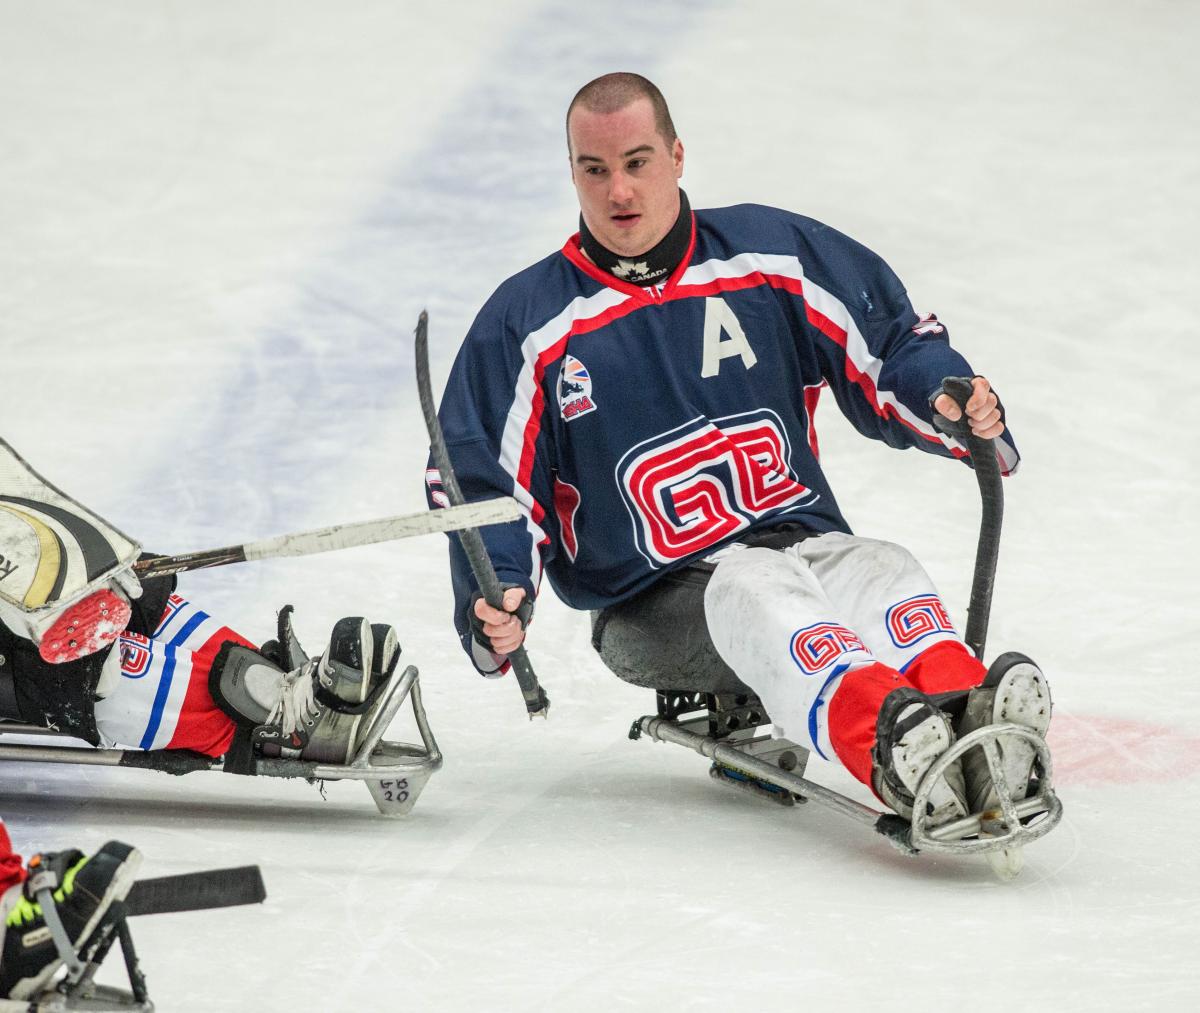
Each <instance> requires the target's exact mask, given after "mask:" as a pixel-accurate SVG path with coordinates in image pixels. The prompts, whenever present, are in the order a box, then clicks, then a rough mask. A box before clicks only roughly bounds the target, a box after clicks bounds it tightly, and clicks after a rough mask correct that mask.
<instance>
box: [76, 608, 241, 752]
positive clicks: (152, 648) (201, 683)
mask: <svg viewBox="0 0 1200 1013" xmlns="http://www.w3.org/2000/svg"><path fill="white" fill-rule="evenodd" d="M230 640H232V641H234V642H235V643H239V644H243V645H244V646H246V647H250V648H254V647H255V645H254V644H253V643H251V642H250V641H249V640H247V639H246V638H245V637H243V636H241V635H239V634H238V633H235V632H234V631H233V630H231V629H230V628H229V627H228V626H224V625H222V624H221V623H219V622H217V621H216V620H215V619H213V618H211V617H210V616H209V615H208V614H207V613H206V612H203V611H201V610H200V609H198V608H197V607H196V606H195V605H193V604H192V603H191V602H189V601H187V600H186V599H184V598H182V597H180V596H179V595H174V594H173V595H171V597H170V599H169V601H168V603H167V608H166V611H165V612H164V613H163V617H162V620H161V621H160V623H159V625H158V629H156V630H155V631H154V634H153V635H152V636H150V637H144V636H141V635H140V634H136V633H128V632H127V633H123V634H122V635H121V639H120V642H119V643H118V645H117V646H116V647H115V648H114V650H119V651H120V665H121V671H120V677H119V679H117V680H116V686H115V688H114V689H113V690H112V691H111V692H110V693H109V695H107V696H106V697H105V698H104V699H103V700H100V701H98V702H97V703H96V727H97V728H98V729H99V731H100V734H101V736H102V737H103V738H104V740H105V741H106V742H109V743H113V744H117V745H121V746H125V747H128V748H135V749H191V750H194V751H195V752H198V753H204V754H206V755H208V756H220V755H222V754H223V753H225V752H226V750H228V748H229V744H230V742H231V741H232V740H233V733H234V729H235V727H236V726H235V724H234V722H233V721H232V720H231V719H230V718H229V717H228V716H227V715H226V714H225V713H224V711H222V710H221V709H220V708H219V707H218V706H217V704H216V703H215V701H214V700H213V698H212V695H211V694H210V693H209V691H208V672H209V669H210V668H211V667H212V663H213V659H214V658H215V657H216V655H217V652H218V651H219V650H220V649H221V645H222V644H224V643H225V642H226V641H230Z"/></svg>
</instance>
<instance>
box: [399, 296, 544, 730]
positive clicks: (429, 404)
mask: <svg viewBox="0 0 1200 1013" xmlns="http://www.w3.org/2000/svg"><path fill="white" fill-rule="evenodd" d="M416 364H417V393H418V394H419V396H420V399H421V412H422V414H423V415H424V416H425V428H426V429H427V430H429V447H430V450H431V451H432V452H433V460H434V463H435V464H436V465H437V469H438V473H439V475H440V476H441V480H442V489H443V490H444V491H445V493H446V497H447V498H448V499H449V500H450V503H451V506H460V505H461V504H462V503H464V502H465V501H464V499H463V494H462V490H461V489H460V488H459V486H458V479H457V478H456V477H455V475H454V468H453V466H452V465H451V464H450V454H449V451H447V449H446V437H445V435H444V434H443V433H442V424H441V423H440V422H439V421H438V417H437V406H436V405H435V404H434V403H433V389H432V387H431V385H430V381H429V314H428V313H426V312H425V311H424V310H422V311H421V315H420V317H418V318H417V340H416ZM456 534H457V535H458V540H459V543H460V544H461V545H462V548H463V552H464V553H466V556H467V562H469V563H470V564H471V572H472V573H473V574H474V575H475V582H476V583H477V584H478V585H479V592H480V594H482V595H483V598H484V601H486V602H487V603H488V604H489V605H490V606H491V607H492V608H494V609H500V610H501V611H503V610H504V591H503V589H502V588H501V587H500V581H499V580H498V579H497V578H496V570H495V568H494V567H493V566H492V560H491V558H490V557H489V556H488V553H487V546H485V545H484V544H483V539H482V538H481V537H480V535H479V532H478V531H477V530H475V529H474V528H469V527H468V528H460V529H459V530H458V531H457V532H456ZM508 660H509V662H510V663H511V664H512V668H513V672H515V673H516V676H517V683H518V684H519V685H520V687H521V695H522V696H523V697H524V698H525V709H526V710H527V711H528V712H529V716H530V717H531V718H533V717H542V718H544V717H546V715H547V712H548V711H549V709H550V698H549V697H548V696H546V691H545V690H544V689H542V687H541V685H540V684H539V683H538V678H537V675H535V674H534V671H533V666H532V665H531V664H530V663H529V656H528V655H527V654H526V653H525V648H524V647H523V646H522V647H518V648H517V649H516V650H515V651H513V652H512V653H511V654H509V655H508Z"/></svg>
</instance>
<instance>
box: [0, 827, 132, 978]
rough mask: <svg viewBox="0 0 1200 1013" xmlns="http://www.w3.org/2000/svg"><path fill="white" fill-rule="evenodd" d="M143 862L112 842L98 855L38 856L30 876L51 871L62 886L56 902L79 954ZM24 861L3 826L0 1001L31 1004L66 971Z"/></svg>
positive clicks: (0, 831)
mask: <svg viewBox="0 0 1200 1013" xmlns="http://www.w3.org/2000/svg"><path fill="white" fill-rule="evenodd" d="M141 861H142V856H141V854H140V852H138V850H137V849H136V848H131V847H130V846H129V845H128V844H122V843H121V842H120V841H109V842H108V843H107V844H105V845H104V846H103V847H102V848H100V849H99V850H98V851H97V852H96V853H95V854H93V855H86V856H85V855H84V854H83V853H82V852H80V851H76V850H74V849H71V850H68V851H59V852H54V853H49V854H39V855H34V856H33V858H31V859H30V860H29V873H31V874H32V873H34V872H42V871H46V870H50V871H52V872H53V873H54V877H55V880H56V881H57V883H58V884H59V886H58V888H57V889H56V890H55V891H54V902H55V905H56V907H57V910H58V915H59V918H60V919H61V920H62V923H63V928H65V929H66V931H67V936H68V938H69V940H70V942H71V945H72V947H74V948H75V949H76V950H78V948H79V947H80V945H81V944H82V943H83V942H84V941H85V940H86V939H87V938H88V936H90V935H91V934H92V931H93V930H94V929H95V928H96V926H97V925H98V924H99V922H100V919H101V918H102V917H103V916H104V914H105V912H107V911H108V909H109V907H110V906H111V905H112V904H113V902H115V901H118V900H123V899H124V898H125V895H126V894H128V893H129V889H130V887H132V886H133V880H134V876H135V875H136V874H137V870H138V867H139V866H140V865H141ZM27 880H28V875H27V873H26V869H25V867H24V866H23V864H22V862H21V856H20V855H17V854H15V853H14V852H13V850H12V843H11V842H10V841H9V839H8V831H7V830H6V829H5V827H4V823H3V821H0V914H2V915H3V918H4V921H3V924H0V998H7V999H32V998H34V997H36V996H37V995H38V994H39V993H40V992H42V991H43V989H44V988H45V987H46V985H47V984H48V982H49V981H50V979H51V978H53V977H54V974H55V972H57V971H58V969H59V968H60V967H61V966H62V957H61V956H60V954H59V952H58V948H57V947H56V946H55V943H54V940H53V939H52V938H51V935H50V931H49V929H48V928H47V926H46V919H45V917H44V913H43V911H42V908H41V906H40V905H39V904H38V903H37V902H36V900H35V898H34V897H33V896H32V894H31V893H30V891H29V889H28V886H27Z"/></svg>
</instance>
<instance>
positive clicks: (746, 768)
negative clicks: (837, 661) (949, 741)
mask: <svg viewBox="0 0 1200 1013" xmlns="http://www.w3.org/2000/svg"><path fill="white" fill-rule="evenodd" d="M672 699H683V700H687V701H690V702H691V703H692V704H694V705H695V706H696V707H706V708H707V713H701V716H699V717H694V718H691V719H689V720H682V721H681V720H679V718H680V716H681V715H682V714H684V713H686V711H683V710H681V709H677V708H675V707H671V706H670V705H669V704H668V705H667V706H664V700H668V701H669V700H672ZM739 699H741V698H739ZM745 699H748V700H749V701H752V703H749V704H748V707H749V709H751V710H753V709H754V704H758V701H757V700H756V699H755V698H753V697H751V698H745ZM701 701H703V702H701ZM720 703H721V698H720V697H714V696H712V695H711V694H703V693H697V694H664V693H663V692H662V691H659V714H650V715H646V716H645V717H641V718H638V719H637V720H636V721H634V723H633V727H632V728H631V729H630V731H629V737H630V738H631V739H637V738H640V737H641V736H642V735H643V734H644V735H648V736H650V738H652V739H654V740H656V741H658V742H673V743H675V744H676V745H680V746H684V747H686V748H688V749H691V750H694V751H695V752H697V753H699V754H700V755H701V756H707V757H708V758H709V759H710V760H712V763H713V765H712V768H711V769H710V774H711V775H712V777H713V778H714V779H715V780H718V781H721V782H723V783H726V784H730V785H731V786H733V787H738V788H746V789H749V790H751V791H753V792H755V793H756V794H759V795H761V796H764V797H770V795H771V794H773V793H772V792H771V791H770V788H769V787H767V786H770V787H773V788H774V789H776V792H775V793H777V794H780V795H783V796H786V797H780V798H772V801H777V802H782V803H783V804H785V805H788V804H792V803H794V802H797V801H803V800H806V799H812V800H813V801H815V802H819V803H821V804H822V805H824V806H826V807H828V808H830V809H833V810H835V811H836V812H839V813H841V814H842V815H843V816H846V817H848V818H850V819H853V820H855V821H857V822H859V823H862V824H865V825H867V826H869V827H870V828H871V829H873V830H874V831H875V832H876V833H879V834H882V835H883V836H884V837H885V838H887V840H888V842H889V843H891V844H892V845H893V846H894V847H895V848H897V849H898V850H900V851H902V852H904V853H905V854H908V855H915V854H918V853H919V852H922V851H929V852H939V853H942V854H950V855H977V854H986V853H987V852H999V851H1005V850H1008V849H1011V848H1018V847H1022V846H1024V845H1025V844H1028V843H1030V842H1031V841H1034V840H1036V839H1037V838H1039V837H1042V836H1044V835H1045V834H1047V833H1049V832H1050V831H1051V830H1052V829H1053V828H1054V827H1055V826H1056V825H1057V823H1058V821H1059V820H1060V819H1061V818H1062V803H1061V802H1060V801H1059V800H1058V796H1057V795H1055V793H1054V790H1053V787H1052V780H1051V778H1052V770H1051V762H1050V752H1049V750H1048V749H1047V747H1046V743H1045V742H1044V741H1043V740H1042V739H1041V737H1040V736H1039V735H1037V733H1036V732H1033V731H1031V730H1030V729H1028V728H1024V727H1021V726H1019V725H1013V724H1002V725H988V726H987V727H984V728H980V729H977V730H976V731H974V732H971V733H970V734H969V735H964V736H963V737H962V738H961V739H959V740H958V741H957V742H956V743H954V745H953V746H952V747H951V748H950V749H948V750H947V751H946V752H945V753H943V754H942V755H941V756H940V757H939V758H938V760H937V761H936V762H935V763H934V765H933V766H932V767H931V768H930V769H929V771H928V772H927V774H926V775H925V778H924V780H923V781H922V782H921V785H920V787H919V789H918V790H917V794H916V799H915V802H914V809H913V811H914V818H913V820H912V822H911V823H910V822H909V821H908V820H906V819H905V818H904V817H902V816H898V815H896V814H895V813H888V812H881V811H880V810H878V809H873V808H872V807H871V806H868V805H864V804H863V803H861V802H857V801H855V800H854V799H851V798H848V797H846V796H845V795H843V794H841V793H840V792H837V791H834V790H832V789H830V788H826V787H825V786H823V785H820V784H817V783H816V782H815V781H810V780H808V779H807V778H805V777H804V776H802V775H803V774H804V769H805V766H806V764H807V760H808V750H806V749H805V748H804V747H803V746H798V745H796V744H795V743H792V742H788V741H787V740H786V739H772V738H770V736H769V735H766V734H763V735H755V734H754V733H755V731H756V729H755V728H754V727H753V726H745V725H743V726H741V727H735V728H732V729H729V728H727V721H726V720H725V718H723V716H722V714H723V711H722V708H721V706H720ZM757 710H758V712H759V716H760V717H761V719H762V720H761V722H760V723H761V724H764V725H765V724H768V723H769V718H767V717H766V714H765V712H764V711H763V710H762V707H761V704H758V707H757ZM697 729H700V730H697ZM1008 737H1017V738H1021V739H1024V740H1026V741H1027V742H1028V743H1029V744H1030V745H1032V746H1033V747H1034V749H1035V751H1036V755H1037V760H1036V764H1037V768H1038V787H1037V790H1036V791H1035V792H1034V793H1033V794H1032V795H1030V796H1029V797H1027V798H1025V799H1023V800H1021V801H1019V802H1013V801H1012V800H1011V799H1010V798H1009V797H1008V796H1009V794H1010V792H1009V791H1008V783H1007V781H1006V779H1005V777H1004V772H1003V769H1002V764H1001V760H1000V753H999V746H998V742H999V740H1000V739H1001V738H1008ZM975 748H981V749H983V751H984V755H985V756H986V757H987V762H988V767H989V769H990V770H991V773H992V778H993V780H994V782H995V784H996V788H997V791H998V793H999V794H1000V798H1001V811H999V812H997V811H988V812H985V813H973V814H971V815H969V816H964V817H962V818H960V819H958V820H955V821H953V822H952V823H947V824H943V825H941V826H939V827H936V828H931V827H929V826H928V824H927V820H926V816H925V812H926V805H927V803H928V801H929V794H930V792H931V791H932V790H933V787H934V785H935V784H936V783H937V781H938V779H939V778H940V777H942V776H943V775H944V774H945V772H946V768H947V767H949V766H950V764H951V763H953V762H954V761H955V760H957V759H959V758H961V757H962V755H963V754H964V753H966V752H967V751H968V750H971V749H975ZM729 772H733V773H735V774H741V775H744V776H745V777H746V778H749V779H750V780H749V781H748V782H741V783H739V782H740V779H738V778H731V777H729V776H728V775H729Z"/></svg>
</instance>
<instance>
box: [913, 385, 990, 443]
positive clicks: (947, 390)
mask: <svg viewBox="0 0 1200 1013" xmlns="http://www.w3.org/2000/svg"><path fill="white" fill-rule="evenodd" d="M978 376H979V374H978V373H977V374H976V375H975V376H974V377H972V378H971V379H968V378H967V377H965V376H948V377H946V379H944V380H943V381H942V385H941V386H940V387H938V389H937V390H935V391H934V392H933V393H932V394H930V395H929V407H930V408H931V409H932V410H933V424H934V425H935V426H936V427H937V428H938V429H939V430H940V431H941V432H943V433H945V434H946V435H947V436H953V437H955V438H956V439H960V440H965V439H966V438H967V437H968V436H970V435H971V422H970V420H969V419H968V418H967V401H969V400H970V398H971V395H972V394H973V393H974V386H973V380H975V379H976V378H978ZM992 393H993V394H996V391H995V388H993V389H992ZM943 394H949V395H950V396H951V397H952V398H954V401H955V403H956V404H957V405H958V407H959V410H960V411H961V412H962V414H961V415H960V416H959V417H958V418H957V419H955V420H954V421H951V420H950V419H948V418H946V416H945V415H943V414H942V413H941V412H939V411H938V410H937V409H936V408H934V407H933V406H934V402H936V401H937V399H938V398H939V397H941V396H942V395H943ZM996 408H997V409H998V410H999V412H1000V421H1001V422H1004V404H1003V403H1002V402H1001V400H1000V395H999V394H996Z"/></svg>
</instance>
